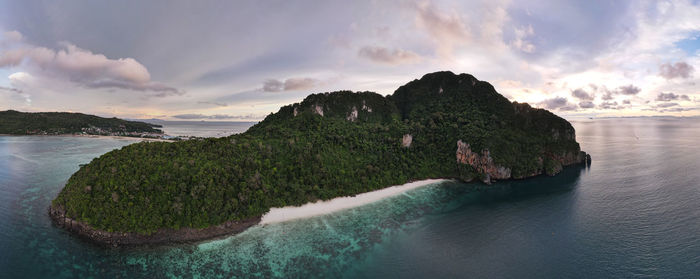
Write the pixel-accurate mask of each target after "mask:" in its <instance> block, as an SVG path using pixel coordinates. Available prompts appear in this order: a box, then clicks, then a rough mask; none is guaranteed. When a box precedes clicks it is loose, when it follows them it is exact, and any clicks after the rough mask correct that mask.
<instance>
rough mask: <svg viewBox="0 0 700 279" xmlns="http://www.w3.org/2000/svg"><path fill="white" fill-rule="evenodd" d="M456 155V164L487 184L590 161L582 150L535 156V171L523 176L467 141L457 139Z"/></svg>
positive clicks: (552, 173)
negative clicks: (473, 149) (513, 172)
mask: <svg viewBox="0 0 700 279" xmlns="http://www.w3.org/2000/svg"><path fill="white" fill-rule="evenodd" d="M456 157H457V163H458V164H462V165H468V166H470V167H471V168H472V169H473V170H474V171H476V172H477V174H480V178H481V180H482V181H483V182H484V183H487V184H490V183H491V182H493V181H495V180H499V179H510V178H517V179H520V178H525V177H531V176H536V175H540V174H543V173H544V174H547V175H549V176H553V175H556V174H558V173H559V172H561V171H562V169H563V168H564V167H565V166H570V165H574V164H582V163H583V164H587V165H588V164H590V163H591V155H588V154H586V152H583V151H579V152H577V153H573V152H566V153H564V154H562V155H553V154H549V155H545V156H543V157H539V158H537V159H538V160H537V161H538V165H539V167H538V168H537V170H536V171H535V172H533V173H529V174H526V175H525V176H519V177H513V176H512V175H511V169H510V168H508V167H504V166H500V165H497V164H496V163H494V161H493V158H492V157H491V153H490V152H489V150H488V149H484V150H481V152H480V153H477V152H474V151H472V149H471V146H469V144H468V143H466V142H463V141H462V140H458V141H457V152H456Z"/></svg>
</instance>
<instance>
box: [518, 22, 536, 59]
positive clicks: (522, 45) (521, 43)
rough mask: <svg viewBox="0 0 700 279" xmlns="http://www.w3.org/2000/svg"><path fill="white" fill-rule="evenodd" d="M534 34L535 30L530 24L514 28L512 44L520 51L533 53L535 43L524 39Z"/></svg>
mask: <svg viewBox="0 0 700 279" xmlns="http://www.w3.org/2000/svg"><path fill="white" fill-rule="evenodd" d="M534 34H535V30H534V29H532V25H528V26H527V27H522V28H517V27H516V28H515V40H514V41H513V46H514V47H515V48H516V49H519V50H520V51H522V52H526V53H533V52H535V45H533V44H532V43H530V42H529V41H527V40H525V39H526V38H527V37H529V36H532V35H534Z"/></svg>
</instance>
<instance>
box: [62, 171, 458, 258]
mask: <svg viewBox="0 0 700 279" xmlns="http://www.w3.org/2000/svg"><path fill="white" fill-rule="evenodd" d="M445 181H450V179H442V178H440V179H424V180H418V181H413V182H408V183H405V184H401V185H394V186H389V187H386V188H382V189H378V190H374V191H370V192H365V193H361V194H357V195H355V196H345V197H337V198H334V199H331V200H327V201H321V200H319V201H316V202H309V203H306V204H303V205H301V206H287V207H282V208H271V209H270V211H269V212H268V213H266V214H264V215H262V216H256V217H252V218H248V219H244V220H239V221H227V222H225V223H223V224H220V225H216V226H211V227H207V228H202V229H194V228H180V229H177V230H176V229H159V230H158V231H156V232H155V233H153V234H151V235H143V234H138V233H131V232H127V233H123V232H107V231H104V230H99V229H95V228H93V227H92V226H90V225H88V224H86V223H83V222H80V221H77V220H74V219H72V218H70V217H67V216H66V214H65V211H64V210H63V209H62V208H60V207H58V208H56V207H54V206H53V205H50V206H49V208H48V213H49V217H50V218H51V221H52V223H53V224H54V225H56V226H57V227H59V228H62V229H65V230H67V231H69V232H71V233H73V234H75V235H77V236H78V237H80V238H82V239H86V240H88V241H90V242H93V243H96V244H98V245H102V246H106V247H120V246H140V245H156V246H158V245H169V244H182V243H195V242H199V241H208V240H214V239H217V238H225V237H229V236H233V235H236V234H239V233H242V232H244V231H245V230H247V229H248V228H250V227H253V226H257V225H266V224H272V223H280V222H287V221H291V220H297V219H304V218H310V217H314V216H321V215H326V214H330V213H333V212H338V211H342V210H345V209H350V208H355V207H359V206H363V205H367V204H371V203H374V202H377V201H380V200H383V199H385V198H389V197H393V196H396V195H399V194H402V193H404V192H407V191H409V190H412V189H416V188H420V187H423V186H428V185H433V184H436V183H442V182H445Z"/></svg>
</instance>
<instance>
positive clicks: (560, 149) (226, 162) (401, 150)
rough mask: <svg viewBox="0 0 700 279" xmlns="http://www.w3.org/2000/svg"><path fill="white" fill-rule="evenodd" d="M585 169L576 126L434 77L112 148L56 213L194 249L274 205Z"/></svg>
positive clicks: (85, 232)
mask: <svg viewBox="0 0 700 279" xmlns="http://www.w3.org/2000/svg"><path fill="white" fill-rule="evenodd" d="M581 163H590V156H589V155H587V154H586V153H585V152H583V151H581V150H580V147H579V144H578V143H577V142H576V136H575V131H574V128H573V127H572V126H571V124H570V123H569V122H567V121H566V120H564V119H562V118H560V117H558V116H556V115H554V114H552V113H551V112H549V111H547V110H544V109H538V108H533V107H531V106H530V105H528V104H525V103H517V102H510V101H509V100H508V99H506V98H505V97H503V96H501V95H500V94H498V93H497V92H496V90H495V89H494V88H493V86H492V85H491V84H489V83H488V82H484V81H479V80H477V79H476V78H474V77H473V76H471V75H468V74H460V75H455V74H453V73H452V72H436V73H431V74H427V75H425V76H423V77H422V78H421V79H420V80H414V81H411V82H409V83H408V84H406V85H403V86H401V87H399V88H398V89H397V90H396V91H395V92H394V94H393V95H389V96H386V97H385V96H382V95H380V94H377V93H372V92H357V93H355V92H350V91H340V92H332V93H321V94H312V95H309V96H308V97H306V98H305V99H304V100H303V101H302V102H301V103H295V104H291V105H287V106H284V107H282V108H281V109H280V110H279V111H278V112H277V113H274V114H270V115H268V116H267V117H266V118H265V119H264V120H263V121H262V122H260V123H258V124H256V125H255V126H253V127H251V128H250V129H249V130H248V131H247V132H245V133H242V134H237V135H232V136H228V137H223V138H208V139H197V140H189V141H181V142H174V143H164V142H141V143H135V144H131V145H128V146H125V147H123V148H121V149H119V150H114V151H111V152H108V153H106V154H104V155H102V156H100V157H99V158H96V159H94V160H92V162H90V163H89V164H87V165H85V166H82V167H81V168H80V170H78V171H77V172H76V173H75V174H73V176H72V177H71V178H70V179H69V180H68V182H67V183H66V185H65V187H64V188H63V190H62V191H61V192H60V193H59V195H58V197H56V199H54V200H53V202H52V204H51V207H50V209H49V214H50V216H51V218H52V219H53V220H54V223H55V224H57V225H59V226H61V227H64V228H66V229H68V230H70V231H72V232H74V233H76V234H78V235H81V236H84V237H87V238H89V239H91V240H93V241H96V242H98V243H103V244H107V245H115V246H116V245H135V244H158V243H171V242H186V241H196V240H202V239H207V238H212V237H217V236H222V235H227V234H231V233H236V232H240V231H243V230H245V229H246V228H248V227H250V226H253V225H255V224H257V223H258V222H259V220H260V218H261V216H262V215H263V214H265V213H266V212H268V211H269V210H270V208H276V207H284V206H292V205H293V206H296V205H302V204H304V203H308V202H314V201H317V200H328V199H332V198H335V197H341V196H353V195H356V194H359V193H364V192H369V191H373V190H377V189H382V188H385V187H388V186H391V185H400V184H404V183H407V182H411V181H416V180H423V179H429V178H452V179H459V180H462V181H473V180H479V181H482V182H484V183H492V182H494V181H496V180H504V179H523V178H527V177H532V176H536V175H540V174H547V175H555V174H557V173H559V172H560V171H561V170H562V168H563V167H564V166H568V165H573V164H581Z"/></svg>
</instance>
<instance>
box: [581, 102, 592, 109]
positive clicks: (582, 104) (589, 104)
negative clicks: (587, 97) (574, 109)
mask: <svg viewBox="0 0 700 279" xmlns="http://www.w3.org/2000/svg"><path fill="white" fill-rule="evenodd" d="M578 106H579V107H580V108H584V109H587V108H594V107H595V104H594V103H593V102H591V101H583V102H580V103H578Z"/></svg>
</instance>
